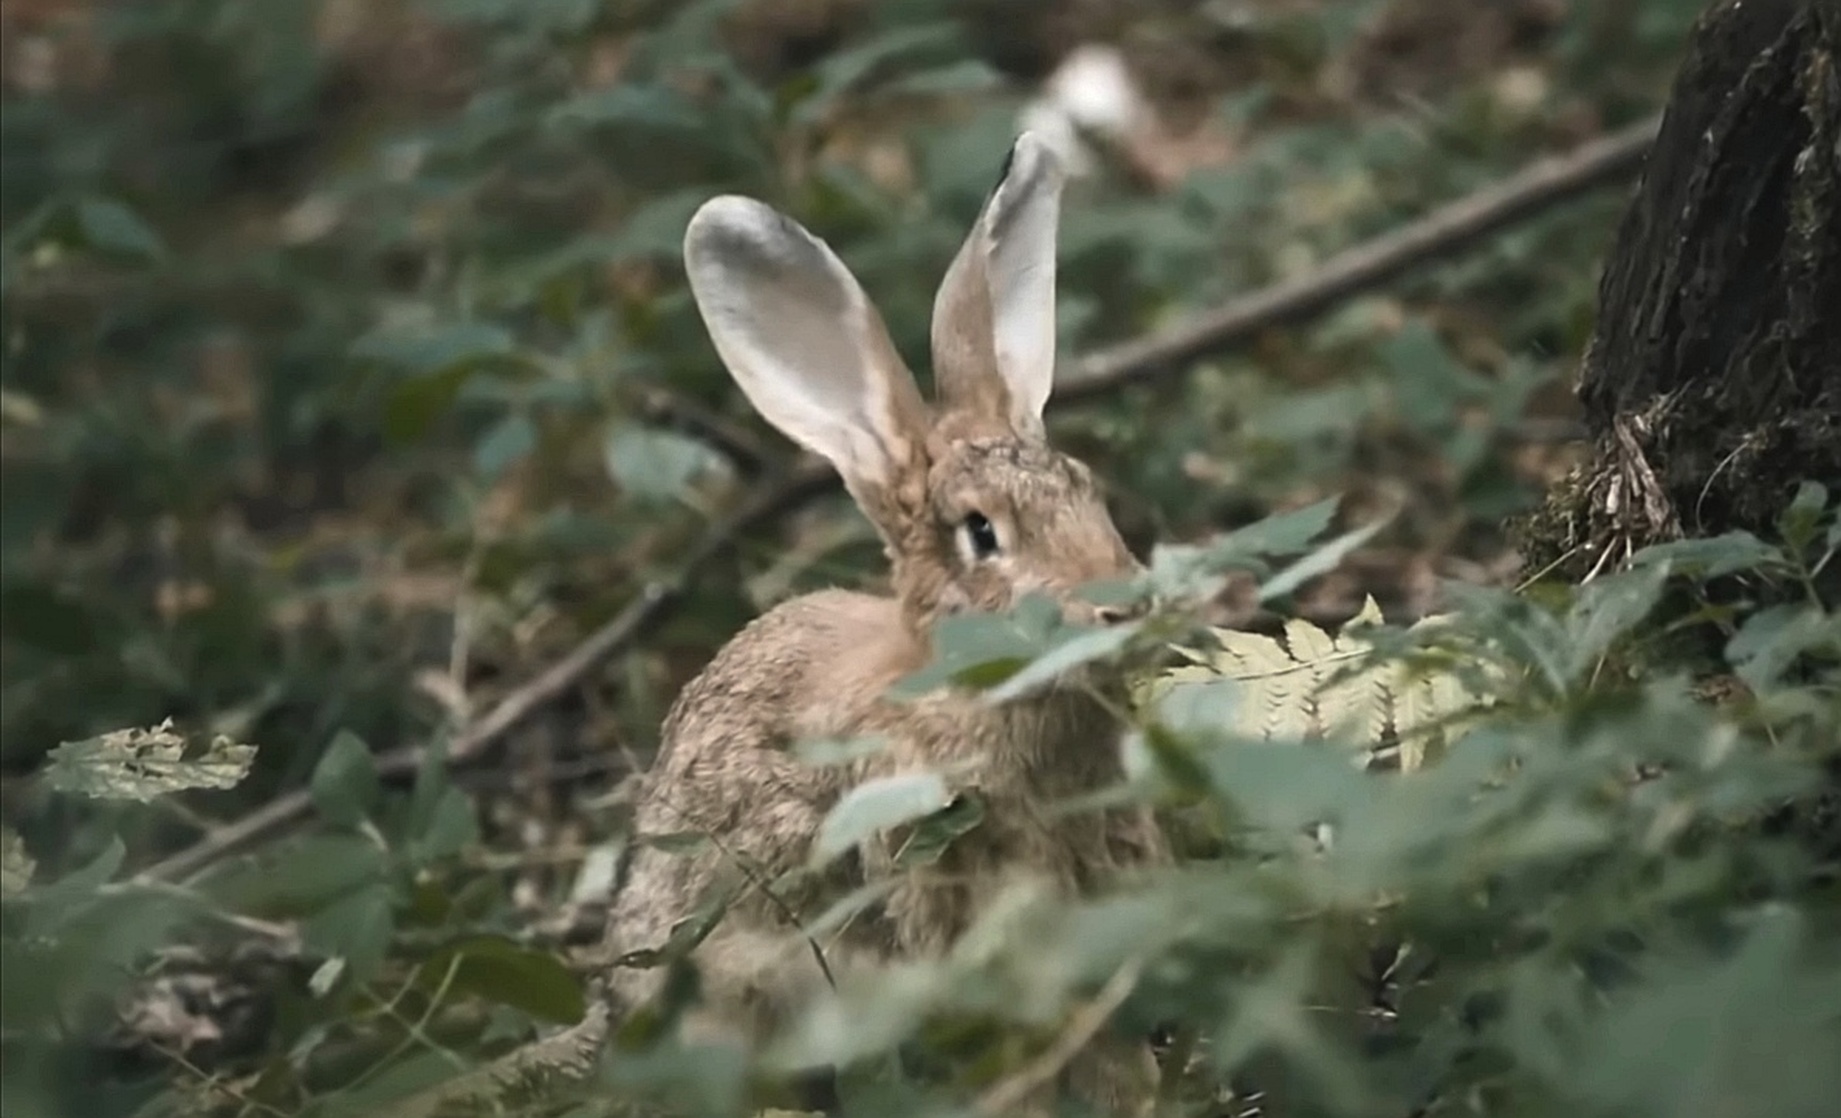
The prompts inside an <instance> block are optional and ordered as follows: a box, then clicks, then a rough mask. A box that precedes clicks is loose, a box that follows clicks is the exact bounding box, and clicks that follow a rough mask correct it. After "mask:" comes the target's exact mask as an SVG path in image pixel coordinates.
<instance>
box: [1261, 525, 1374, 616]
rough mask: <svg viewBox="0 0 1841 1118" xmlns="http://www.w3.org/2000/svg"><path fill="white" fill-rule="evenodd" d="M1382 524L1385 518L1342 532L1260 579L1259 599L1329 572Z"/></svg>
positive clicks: (1278, 595) (1279, 594)
mask: <svg viewBox="0 0 1841 1118" xmlns="http://www.w3.org/2000/svg"><path fill="white" fill-rule="evenodd" d="M1386 526H1387V521H1386V520H1376V521H1374V522H1373V523H1371V524H1364V525H1363V526H1362V527H1360V528H1357V529H1355V530H1354V531H1352V532H1345V533H1343V534H1342V535H1340V536H1338V537H1336V538H1335V539H1333V540H1331V541H1330V542H1329V543H1326V544H1324V545H1323V546H1322V547H1319V548H1317V549H1316V550H1315V551H1312V552H1311V553H1310V554H1308V555H1306V556H1305V557H1304V558H1302V559H1300V560H1298V561H1297V562H1296V563H1293V564H1291V565H1290V566H1289V567H1286V568H1285V569H1284V570H1282V571H1280V572H1279V573H1278V574H1276V575H1273V576H1272V577H1271V578H1269V579H1267V580H1266V581H1265V582H1263V583H1261V584H1260V587H1259V600H1260V601H1262V602H1269V601H1271V600H1272V599H1274V598H1282V597H1284V596H1285V595H1287V594H1289V593H1291V592H1292V591H1293V590H1296V589H1297V588H1298V587H1300V586H1302V585H1304V584H1305V583H1306V582H1308V581H1310V580H1311V579H1313V578H1316V577H1317V576H1318V575H1324V574H1328V573H1330V572H1331V571H1333V570H1335V569H1336V568H1337V567H1338V566H1340V565H1341V564H1342V561H1343V560H1344V559H1346V558H1347V557H1348V555H1349V553H1350V552H1351V551H1354V550H1355V549H1356V548H1358V547H1360V546H1361V545H1363V544H1365V543H1367V542H1368V541H1369V540H1371V539H1373V538H1374V535H1375V533H1376V532H1379V531H1380V530H1381V529H1382V528H1385V527H1386Z"/></svg>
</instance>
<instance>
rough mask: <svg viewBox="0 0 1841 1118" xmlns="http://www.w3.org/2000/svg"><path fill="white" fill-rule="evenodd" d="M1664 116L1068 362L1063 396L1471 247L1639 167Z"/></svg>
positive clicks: (1161, 372)
mask: <svg viewBox="0 0 1841 1118" xmlns="http://www.w3.org/2000/svg"><path fill="white" fill-rule="evenodd" d="M1660 121H1661V118H1660V117H1652V118H1650V119H1648V120H1645V121H1643V122H1642V123H1640V124H1633V125H1631V126H1630V127H1628V128H1625V129H1623V130H1621V131H1618V132H1613V133H1611V134H1610V135H1608V136H1603V137H1600V138H1598V139H1596V140H1593V141H1591V142H1589V143H1587V144H1584V145H1582V146H1580V147H1579V148H1576V149H1575V150H1573V151H1570V152H1568V153H1566V154H1565V155H1556V156H1549V157H1547V158H1545V159H1541V160H1537V161H1536V162H1535V163H1533V164H1532V165H1530V166H1529V167H1527V168H1525V169H1524V170H1522V171H1519V172H1517V173H1516V174H1514V175H1512V176H1511V177H1509V178H1507V179H1504V180H1503V181H1501V182H1499V183H1496V184H1494V185H1492V186H1487V187H1485V188H1483V189H1482V190H1479V191H1476V192H1475V193H1473V194H1469V195H1466V196H1465V197H1463V198H1460V199H1458V200H1457V201H1455V202H1452V203H1451V204H1449V205H1447V206H1443V207H1440V208H1439V209H1436V210H1433V211H1432V212H1431V213H1429V214H1427V215H1426V216H1425V217H1422V218H1420V219H1419V220H1418V221H1415V222H1413V223H1412V224H1410V225H1407V226H1404V227H1402V228H1400V229H1396V230H1394V231H1393V232H1391V233H1386V234H1383V235H1382V236H1379V237H1375V238H1374V239H1372V240H1370V241H1367V242H1365V243H1363V244H1359V245H1356V246H1355V247H1353V248H1350V249H1347V250H1346V251H1343V252H1340V253H1338V254H1336V255H1335V256H1333V257H1331V258H1330V259H1329V260H1328V261H1326V262H1325V263H1324V264H1323V265H1322V266H1321V267H1319V268H1317V269H1315V270H1313V271H1312V272H1311V273H1310V274H1308V275H1305V276H1300V277H1299V278H1297V279H1295V280H1288V281H1286V282H1284V283H1277V284H1273V285H1272V286H1270V287H1266V288H1262V289H1261V290H1259V291H1255V292H1253V293H1252V294H1250V295H1247V296H1244V297H1242V298H1239V299H1234V300H1232V301H1230V302H1228V303H1227V304H1225V305H1223V306H1221V307H1218V308H1216V309H1215V310H1212V311H1206V312H1204V313H1202V314H1198V315H1195V316H1194V317H1192V318H1189V319H1186V320H1184V321H1182V322H1179V323H1177V324H1176V325H1174V326H1171V327H1168V328H1167V329H1163V330H1159V331H1157V332H1156V333H1154V334H1150V335H1147V336H1146V337H1143V338H1138V339H1136V340H1133V341H1129V342H1125V343H1123V344H1121V345H1116V346H1110V347H1108V348H1106V349H1102V350H1100V351H1098V352H1096V353H1091V354H1088V355H1087V356H1085V357H1081V358H1077V359H1075V360H1074V361H1073V362H1072V363H1071V364H1069V365H1068V366H1067V367H1065V368H1063V369H1062V370H1061V371H1060V375H1059V376H1058V377H1057V378H1056V382H1055V400H1056V401H1057V402H1059V403H1066V402H1068V401H1070V400H1079V399H1086V398H1089V397H1092V396H1096V395H1100V394H1103V393H1106V392H1109V391H1111V390H1113V389H1116V388H1121V387H1123V386H1125V385H1127V384H1131V383H1135V382H1139V381H1145V380H1151V379H1153V378H1156V377H1160V376H1168V375H1170V374H1172V373H1175V372H1180V371H1181V370H1182V368H1183V363H1184V362H1186V361H1189V360H1192V359H1194V358H1196V357H1199V356H1201V355H1202V354H1204V353H1211V352H1216V351H1218V350H1221V349H1225V348H1227V347H1230V346H1233V345H1236V344H1239V343H1241V342H1244V341H1246V340H1248V339H1250V338H1251V337H1253V336H1254V335H1255V334H1256V333H1258V332H1259V331H1261V330H1267V329H1270V328H1272V327H1274V326H1281V325H1285V324H1287V323H1292V322H1296V321H1298V320H1299V319H1302V318H1308V317H1310V316H1311V315H1315V314H1321V313H1322V312H1323V311H1324V310H1326V309H1328V308H1329V307H1332V306H1334V305H1335V304H1337V303H1339V302H1341V301H1343V300H1344V299H1347V298H1348V297H1349V296H1351V295H1355V294H1357V293H1359V292H1362V291H1367V290H1370V289H1372V288H1375V287H1379V286H1380V285H1381V284H1383V283H1386V282H1387V281H1389V280H1391V279H1394V278H1396V277H1398V276H1400V275H1401V274H1403V273H1405V272H1407V271H1408V270H1410V269H1412V268H1415V267H1418V266H1419V265H1421V264H1424V263H1427V262H1429V261H1432V260H1437V259H1440V258H1443V257H1446V256H1449V255H1451V254H1452V253H1454V252H1457V251H1459V250H1461V249H1464V248H1468V247H1469V246H1470V245H1472V244H1473V243H1475V242H1476V241H1478V240H1480V239H1482V238H1483V237H1485V236H1487V235H1489V234H1490V233H1494V232H1496V231H1497V230H1500V229H1503V228H1505V227H1507V226H1509V225H1513V224H1514V223H1516V222H1518V221H1521V220H1523V219H1525V218H1528V217H1530V216H1532V215H1534V214H1536V213H1539V212H1541V211H1543V210H1546V209H1548V208H1550V207H1551V206H1553V205H1555V204H1556V203H1558V202H1562V201H1565V200H1566V199H1568V198H1571V197H1574V196H1575V195H1578V194H1581V193H1583V192H1585V191H1587V190H1590V189H1592V188H1593V187H1597V186H1602V185H1604V184H1606V183H1609V182H1614V181H1617V180H1619V179H1622V178H1624V177H1625V176H1627V175H1629V174H1631V173H1632V172H1634V171H1635V170H1636V169H1637V168H1638V167H1639V166H1640V165H1641V164H1642V161H1643V157H1644V156H1645V155H1646V154H1647V153H1648V151H1649V145H1650V143H1651V141H1652V140H1654V139H1655V135H1656V129H1657V128H1658V127H1659V125H1660Z"/></svg>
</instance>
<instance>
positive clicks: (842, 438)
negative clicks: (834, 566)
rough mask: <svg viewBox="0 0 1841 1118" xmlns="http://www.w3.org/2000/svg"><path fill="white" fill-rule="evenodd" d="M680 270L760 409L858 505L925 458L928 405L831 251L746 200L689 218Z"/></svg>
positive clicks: (717, 201)
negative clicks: (831, 472) (824, 463)
mask: <svg viewBox="0 0 1841 1118" xmlns="http://www.w3.org/2000/svg"><path fill="white" fill-rule="evenodd" d="M684 264H685V268H686V271H687V272H688V274H689V277H690V289H691V294H692V296H693V297H694V298H695V299H696V302H697V309H698V310H699V311H700V312H701V313H702V315H703V322H704V325H705V326H706V327H707V328H708V329H709V333H710V340H711V341H713V342H715V344H716V352H717V353H718V354H720V355H721V357H722V360H723V363H724V364H725V365H727V366H728V368H729V373H730V375H732V376H733V377H734V378H735V383H736V384H738V385H740V386H741V390H742V392H743V394H745V395H746V396H747V397H748V400H749V402H750V403H752V404H753V405H754V408H755V410H756V411H758V412H760V413H761V415H762V416H763V417H765V418H766V419H767V421H768V422H769V423H772V424H773V425H774V426H775V427H777V428H779V429H780V431H781V432H782V433H784V434H785V435H786V436H787V437H788V438H790V439H792V440H793V441H795V442H797V443H799V444H800V445H802V446H804V447H806V448H807V449H808V450H811V451H814V452H816V453H818V454H820V455H822V456H824V457H825V458H827V459H829V460H830V462H831V463H832V465H834V466H836V467H837V471H838V473H839V474H841V475H842V476H843V478H844V481H845V483H846V484H847V485H848V486H849V487H850V489H851V490H852V492H853V493H857V494H858V496H859V498H861V497H863V496H866V495H868V494H867V493H866V492H865V491H866V490H886V489H887V488H889V487H890V486H892V485H893V484H894V483H895V481H896V478H897V476H898V475H899V474H900V473H901V472H902V471H903V470H904V469H905V468H907V467H909V466H910V465H911V464H912V463H913V462H914V461H915V460H916V458H917V457H918V456H919V455H920V454H921V447H922V445H923V440H924V438H925V422H926V419H925V409H924V406H923V405H922V403H921V399H920V393H919V391H918V390H917V389H916V388H915V386H914V378H913V376H912V375H911V374H909V372H908V370H907V368H906V366H904V365H903V364H902V361H901V358H900V357H899V356H898V355H897V354H896V352H895V346H894V344H893V343H892V342H890V341H889V336H888V330H887V328H886V327H884V326H883V324H882V316H881V315H879V314H877V313H876V309H875V308H874V307H873V306H871V305H870V302H869V299H868V297H867V296H866V295H864V293H863V289H862V287H860V286H859V285H858V284H857V281H856V279H855V278H854V277H853V276H851V274H850V271H849V269H847V268H845V267H844V263H843V261H841V260H839V259H838V258H837V254H836V253H833V252H832V251H831V249H830V246H828V245H826V244H825V243H824V242H823V241H821V240H819V239H818V238H817V237H814V236H813V235H812V234H810V233H808V232H806V230H805V229H804V228H802V227H801V226H800V225H799V223H797V222H795V221H793V220H792V219H790V218H788V217H785V216H783V215H781V214H780V213H778V212H776V211H775V210H774V209H773V208H772V207H770V206H767V205H765V204H763V203H761V202H757V201H754V200H753V199H750V198H741V197H736V196H734V195H725V196H722V197H718V198H712V199H711V200H710V201H708V202H705V203H704V204H703V206H702V207H701V208H700V209H698V211H697V213H696V216H694V217H692V218H691V219H690V227H689V229H688V230H687V231H686V232H685V235H684Z"/></svg>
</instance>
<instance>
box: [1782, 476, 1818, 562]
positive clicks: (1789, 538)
mask: <svg viewBox="0 0 1841 1118" xmlns="http://www.w3.org/2000/svg"><path fill="white" fill-rule="evenodd" d="M1827 507H1828V488H1827V487H1826V486H1824V485H1823V484H1822V483H1821V482H1819V481H1805V482H1803V483H1802V484H1800V485H1798V486H1797V487H1796V496H1795V497H1793V498H1791V500H1790V504H1789V506H1788V507H1787V508H1785V509H1784V511H1783V515H1782V516H1780V517H1778V518H1777V531H1778V533H1779V534H1781V535H1782V536H1783V538H1784V543H1786V544H1788V545H1789V548H1790V550H1791V551H1792V552H1794V553H1796V554H1798V555H1801V554H1802V553H1803V552H1805V551H1807V550H1808V548H1809V545H1810V544H1812V543H1814V542H1815V536H1816V531H1817V530H1818V529H1819V528H1820V527H1821V523H1822V512H1823V510H1824V509H1826V508H1827Z"/></svg>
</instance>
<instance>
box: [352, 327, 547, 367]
mask: <svg viewBox="0 0 1841 1118" xmlns="http://www.w3.org/2000/svg"><path fill="white" fill-rule="evenodd" d="M351 352H352V356H353V357H354V358H356V359H358V360H361V361H375V362H377V363H379V364H382V365H388V366H391V367H394V368H396V369H398V370H400V371H402V372H406V373H409V374H410V375H412V376H418V377H423V376H432V375H434V374H436V373H446V372H454V371H458V370H469V371H470V370H472V369H475V368H477V367H479V366H481V365H484V364H487V363H489V362H492V361H495V360H498V359H502V358H506V357H510V356H511V355H512V354H514V353H515V352H517V343H516V341H515V340H514V339H513V338H512V336H511V333H510V331H508V330H506V329H505V328H504V327H502V326H495V325H493V324H492V323H490V322H450V323H443V324H440V325H438V326H430V327H424V328H420V329H400V328H399V329H391V330H379V331H374V332H372V333H370V334H366V335H365V336H364V337H362V338H360V339H358V341H356V342H355V343H353V345H352V350H351Z"/></svg>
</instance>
